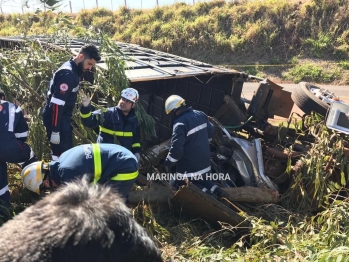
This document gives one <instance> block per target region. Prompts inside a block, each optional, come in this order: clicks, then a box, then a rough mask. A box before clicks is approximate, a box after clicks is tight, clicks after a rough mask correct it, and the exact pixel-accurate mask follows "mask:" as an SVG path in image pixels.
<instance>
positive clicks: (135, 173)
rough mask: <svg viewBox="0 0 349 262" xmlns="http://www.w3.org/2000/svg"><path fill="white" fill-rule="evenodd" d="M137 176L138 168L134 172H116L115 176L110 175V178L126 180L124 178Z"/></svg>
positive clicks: (129, 178) (128, 178)
mask: <svg viewBox="0 0 349 262" xmlns="http://www.w3.org/2000/svg"><path fill="white" fill-rule="evenodd" d="M137 176H138V170H137V171H136V172H133V173H126V174H117V175H116V176H114V177H112V178H111V179H110V180H113V181H126V180H132V179H135V178H136V177H137Z"/></svg>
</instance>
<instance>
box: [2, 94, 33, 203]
mask: <svg viewBox="0 0 349 262" xmlns="http://www.w3.org/2000/svg"><path fill="white" fill-rule="evenodd" d="M27 136H28V124H27V122H26V121H25V119H24V116H23V112H22V109H21V108H20V107H18V106H16V105H14V104H13V103H10V102H7V101H4V100H0V145H1V150H0V198H1V199H2V200H5V201H9V200H10V193H9V190H8V180H7V163H6V162H9V163H20V162H25V161H28V160H29V159H30V158H32V157H34V153H33V151H32V150H31V148H30V147H29V146H28V145H27V144H26V143H25V141H26V140H27Z"/></svg>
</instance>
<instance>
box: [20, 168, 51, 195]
mask: <svg viewBox="0 0 349 262" xmlns="http://www.w3.org/2000/svg"><path fill="white" fill-rule="evenodd" d="M42 165H43V162H42V161H37V162H34V163H31V164H29V165H27V166H26V167H25V168H23V170H22V174H21V179H22V183H23V185H24V186H25V187H26V188H27V189H29V190H30V191H33V192H35V193H37V194H39V195H40V185H41V184H42V181H43V180H44V176H45V173H44V172H43V168H42Z"/></svg>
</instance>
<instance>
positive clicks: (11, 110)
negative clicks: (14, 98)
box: [7, 103, 16, 132]
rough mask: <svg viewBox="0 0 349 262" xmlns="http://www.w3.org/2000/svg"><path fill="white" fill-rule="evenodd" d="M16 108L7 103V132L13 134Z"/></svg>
mask: <svg viewBox="0 0 349 262" xmlns="http://www.w3.org/2000/svg"><path fill="white" fill-rule="evenodd" d="M15 113H16V107H15V105H14V104H12V103H8V129H7V130H8V131H9V132H13V129H14V127H13V125H14V122H15Z"/></svg>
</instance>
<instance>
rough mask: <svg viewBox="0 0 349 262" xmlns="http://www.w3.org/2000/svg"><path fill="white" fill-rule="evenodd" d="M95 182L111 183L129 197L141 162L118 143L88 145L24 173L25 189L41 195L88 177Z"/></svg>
mask: <svg viewBox="0 0 349 262" xmlns="http://www.w3.org/2000/svg"><path fill="white" fill-rule="evenodd" d="M85 175H86V176H87V179H88V180H89V182H91V183H100V184H109V185H110V186H111V187H113V188H115V189H117V191H118V192H119V194H120V196H121V197H123V198H125V199H126V198H127V195H128V193H129V191H130V190H131V188H132V186H133V184H134V182H135V180H136V178H137V176H138V162H137V160H136V157H135V156H134V155H133V154H132V153H131V152H130V151H129V150H127V149H126V148H124V147H122V146H119V145H114V144H85V145H79V146H76V147H73V148H71V149H69V150H67V151H65V152H64V153H63V154H62V155H61V156H60V157H59V158H58V160H57V161H51V162H50V163H44V162H42V161H38V162H34V163H32V164H30V165H28V166H27V167H25V168H24V169H23V170H22V174H21V178H22V182H23V184H24V186H25V187H26V188H27V189H29V190H30V191H33V192H35V193H37V194H40V193H41V190H43V189H47V188H57V187H59V186H60V185H62V184H64V183H66V182H70V181H73V180H76V179H80V180H81V179H82V178H83V177H84V176H85Z"/></svg>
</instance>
